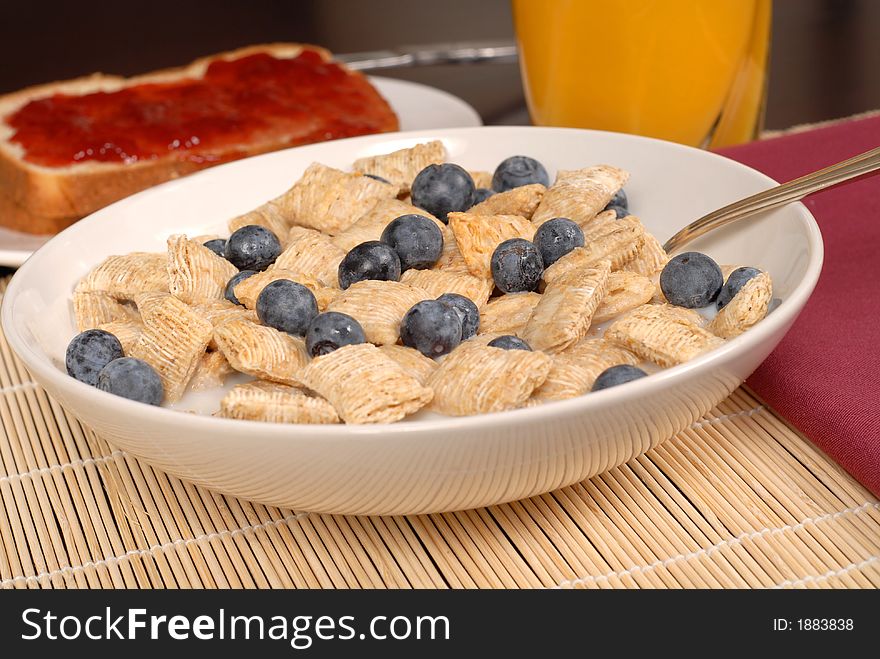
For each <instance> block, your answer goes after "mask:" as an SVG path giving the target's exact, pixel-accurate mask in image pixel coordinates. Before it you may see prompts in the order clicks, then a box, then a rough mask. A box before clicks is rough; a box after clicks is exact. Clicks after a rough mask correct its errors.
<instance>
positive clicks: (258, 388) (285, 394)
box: [217, 380, 339, 423]
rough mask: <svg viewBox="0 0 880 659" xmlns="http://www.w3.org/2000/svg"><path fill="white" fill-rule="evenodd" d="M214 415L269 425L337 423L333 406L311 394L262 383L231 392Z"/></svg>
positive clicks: (241, 386)
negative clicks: (264, 422)
mask: <svg viewBox="0 0 880 659" xmlns="http://www.w3.org/2000/svg"><path fill="white" fill-rule="evenodd" d="M217 416H220V417H224V418H226V419H244V420H246V421H267V422H269V423H339V415H338V414H336V410H334V409H333V406H332V405H331V404H330V403H329V402H327V401H326V400H324V399H323V398H321V397H320V396H318V395H317V394H315V393H314V392H311V391H308V390H307V389H303V388H302V387H291V386H287V385H283V384H278V383H276V382H267V381H265V380H256V381H254V382H248V383H246V384H240V385H237V386H235V387H233V388H232V389H230V390H229V392H228V393H227V394H226V395H225V396H224V397H223V399H222V400H221V401H220V410H219V411H218V412H217Z"/></svg>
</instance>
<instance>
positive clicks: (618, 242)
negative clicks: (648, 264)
mask: <svg viewBox="0 0 880 659" xmlns="http://www.w3.org/2000/svg"><path fill="white" fill-rule="evenodd" d="M644 236H645V230H644V228H643V227H642V224H641V222H639V221H638V220H637V219H635V218H633V217H627V218H623V219H622V220H617V221H616V223H615V225H614V226H612V227H611V228H610V229H609V231H608V233H605V234H604V235H597V236H594V238H593V240H592V241H591V242H588V243H586V244H585V245H584V246H583V247H576V248H575V249H573V250H571V251H570V252H569V253H568V254H566V255H565V256H563V257H562V258H561V259H559V260H558V261H557V262H556V263H554V264H553V265H551V266H550V267H549V268H547V269H546V270H545V271H544V282H545V283H547V284H552V283H553V282H554V281H556V280H557V279H559V278H560V277H562V276H564V275H565V274H566V273H568V272H571V271H572V270H579V269H581V268H586V267H590V266H592V265H593V264H594V263H596V262H598V261H602V260H608V261H610V262H611V269H612V270H619V269H620V268H621V266H623V265H624V264H625V263H628V262H629V261H631V260H632V259H633V258H634V257H635V255H636V254H638V252H639V250H640V249H641V248H642V243H643V241H644Z"/></svg>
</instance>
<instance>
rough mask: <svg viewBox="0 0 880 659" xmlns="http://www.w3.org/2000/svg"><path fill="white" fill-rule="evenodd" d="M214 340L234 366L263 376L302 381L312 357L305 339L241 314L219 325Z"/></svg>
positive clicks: (272, 378) (286, 381)
mask: <svg viewBox="0 0 880 659" xmlns="http://www.w3.org/2000/svg"><path fill="white" fill-rule="evenodd" d="M214 341H216V342H217V348H218V350H219V351H220V352H222V353H223V355H224V356H225V357H226V359H227V360H228V361H229V364H230V366H232V368H234V369H235V370H236V371H240V372H241V373H247V374H248V375H253V376H254V377H256V378H260V379H263V380H272V381H273V382H281V383H283V384H299V379H298V375H299V373H300V372H301V371H302V369H303V367H304V366H305V365H306V362H308V360H309V358H308V355H307V354H306V345H305V342H304V341H303V340H302V339H300V338H298V337H295V336H291V335H290V334H287V333H286V332H279V331H278V330H277V329H275V328H273V327H266V326H265V325H257V324H256V323H252V322H250V321H247V320H243V319H240V318H233V319H231V320H228V321H226V322H225V323H223V324H222V325H220V326H218V327H216V328H215V329H214Z"/></svg>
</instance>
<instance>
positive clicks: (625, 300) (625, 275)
mask: <svg viewBox="0 0 880 659" xmlns="http://www.w3.org/2000/svg"><path fill="white" fill-rule="evenodd" d="M653 297H654V282H652V281H651V280H650V279H648V278H647V277H643V276H642V275H639V274H636V273H635V272H627V271H625V270H619V271H617V272H612V273H611V274H610V275H608V292H607V293H605V297H604V299H603V300H602V303H601V304H600V305H599V308H598V309H596V313H595V314H594V315H593V324H596V323H604V322H605V321H606V320H611V319H612V318H614V317H615V316H619V315H620V314H622V313H624V312H626V311H630V310H631V309H635V308H636V307H640V306H641V305H643V304H647V303H648V302H650V301H651V299H652V298H653Z"/></svg>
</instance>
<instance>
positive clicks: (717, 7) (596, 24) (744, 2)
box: [512, 0, 772, 148]
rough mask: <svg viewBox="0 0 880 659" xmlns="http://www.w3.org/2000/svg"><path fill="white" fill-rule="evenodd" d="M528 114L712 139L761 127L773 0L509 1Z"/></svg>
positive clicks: (717, 141) (686, 140) (717, 143)
mask: <svg viewBox="0 0 880 659" xmlns="http://www.w3.org/2000/svg"><path fill="white" fill-rule="evenodd" d="M512 5H513V16H514V22H515V25H516V34H517V40H518V43H519V51H520V67H521V69H522V76H523V84H524V86H525V90H526V99H527V102H528V105H529V112H530V113H531V116H532V120H533V121H534V123H536V124H538V125H543V126H573V127H579V128H598V129H603V130H613V131H621V132H627V133H636V134H639V135H649V136H651V137H659V138H662V139H666V140H672V141H675V142H681V143H683V144H690V145H692V146H701V147H706V148H715V147H721V146H726V145H730V144H737V143H739V142H746V141H748V140H751V139H754V138H755V137H756V135H757V133H758V131H759V130H760V129H761V124H762V121H763V113H764V97H765V92H766V86H767V61H768V55H769V50H770V20H771V13H772V12H771V0H512Z"/></svg>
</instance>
